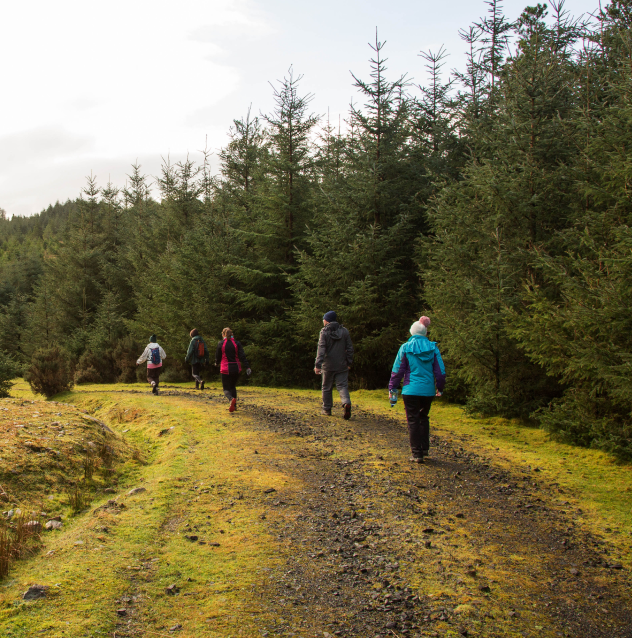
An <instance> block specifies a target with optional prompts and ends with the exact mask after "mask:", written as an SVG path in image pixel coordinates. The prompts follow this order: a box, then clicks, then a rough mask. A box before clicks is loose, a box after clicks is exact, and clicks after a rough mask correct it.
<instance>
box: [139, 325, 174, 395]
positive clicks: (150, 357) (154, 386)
mask: <svg viewBox="0 0 632 638" xmlns="http://www.w3.org/2000/svg"><path fill="white" fill-rule="evenodd" d="M166 358H167V355H166V354H165V351H164V350H163V349H162V347H161V346H159V345H158V343H157V342H156V335H151V337H149V345H148V346H147V347H146V348H145V350H144V351H143V354H141V355H140V357H139V358H138V361H136V365H137V366H139V365H140V364H141V363H144V362H145V361H147V382H148V383H149V385H151V391H152V394H158V385H159V384H160V373H161V372H162V362H163V361H164V360H165V359H166Z"/></svg>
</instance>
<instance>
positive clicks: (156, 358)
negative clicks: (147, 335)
mask: <svg viewBox="0 0 632 638" xmlns="http://www.w3.org/2000/svg"><path fill="white" fill-rule="evenodd" d="M149 351H150V352H151V355H150V357H149V360H150V361H151V363H153V364H154V365H158V364H159V363H160V348H150V350H149Z"/></svg>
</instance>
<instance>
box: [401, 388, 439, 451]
mask: <svg viewBox="0 0 632 638" xmlns="http://www.w3.org/2000/svg"><path fill="white" fill-rule="evenodd" d="M402 399H404V407H405V408H406V421H407V422H408V435H409V437H410V451H411V452H412V455H413V456H417V457H419V456H421V455H422V454H421V453H422V451H423V452H427V451H428V450H429V449H430V419H429V418H428V414H429V412H430V406H431V405H432V399H434V397H418V396H413V395H410V394H403V395H402Z"/></svg>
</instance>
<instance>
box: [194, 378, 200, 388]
mask: <svg viewBox="0 0 632 638" xmlns="http://www.w3.org/2000/svg"><path fill="white" fill-rule="evenodd" d="M195 389H196V390H199V389H200V382H199V381H198V380H197V379H196V380H195Z"/></svg>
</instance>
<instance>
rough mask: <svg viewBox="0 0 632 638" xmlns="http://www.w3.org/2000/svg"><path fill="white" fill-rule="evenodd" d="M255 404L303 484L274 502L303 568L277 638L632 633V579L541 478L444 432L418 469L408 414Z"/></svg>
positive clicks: (277, 585) (277, 579) (278, 601)
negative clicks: (511, 468) (404, 419)
mask: <svg viewBox="0 0 632 638" xmlns="http://www.w3.org/2000/svg"><path fill="white" fill-rule="evenodd" d="M197 396H199V397H200V398H201V397H202V396H205V397H206V399H205V400H208V399H210V400H213V401H222V400H224V399H223V397H222V396H221V395H218V394H211V395H209V394H208V393H205V394H204V395H197ZM241 397H243V400H242V401H241V402H240V408H241V410H243V411H244V412H246V413H247V414H248V416H250V417H252V422H251V424H250V427H253V428H255V429H259V428H261V429H271V430H273V431H274V432H276V433H279V434H280V435H281V436H280V438H279V445H281V446H284V447H285V448H286V452H287V454H286V455H285V457H284V459H283V460H281V461H279V460H275V461H274V464H275V465H276V466H277V467H278V469H279V470H281V471H282V472H284V473H285V474H286V475H289V476H291V477H292V479H293V481H294V483H295V485H296V484H300V486H301V491H300V493H299V494H300V498H297V497H296V492H295V485H294V486H293V490H288V493H287V494H285V493H284V491H283V490H282V489H280V490H279V491H273V492H270V493H269V494H264V495H262V497H261V498H262V499H264V500H265V502H266V503H267V505H268V506H269V509H268V513H267V515H266V516H267V521H268V523H269V525H270V526H271V528H272V529H274V530H275V531H276V534H277V536H278V538H279V540H280V541H281V543H282V545H284V546H285V547H286V561H287V562H286V565H285V567H284V568H283V570H280V571H278V573H269V574H268V576H267V578H266V579H265V581H264V584H263V585H262V587H263V591H260V592H258V596H264V597H265V598H266V599H267V605H268V606H269V607H270V608H272V609H274V610H275V612H276V616H277V618H276V622H275V623H274V624H269V623H268V624H267V625H266V626H265V627H262V628H261V629H262V633H263V635H271V636H277V635H311V636H314V635H326V634H331V635H336V636H378V635H379V636H386V635H389V636H392V635H395V636H397V635H410V636H417V635H430V636H433V635H434V636H438V635H441V636H444V635H445V636H448V635H455V636H456V635H462V636H543V635H544V636H569V637H570V636H572V637H579V636H581V637H582V638H591V637H598V636H599V637H604V638H605V637H608V638H614V637H621V638H623V637H630V636H632V604H631V601H630V596H629V591H630V589H629V587H630V577H629V574H628V572H627V571H626V570H625V569H624V568H623V566H622V565H621V564H620V563H619V562H618V560H617V559H616V557H611V556H610V552H611V549H610V548H608V547H607V546H606V545H605V544H604V543H603V542H602V541H600V540H599V539H597V538H595V537H592V536H591V535H590V534H589V533H587V532H586V531H585V530H583V529H582V528H581V526H580V525H579V524H578V523H577V521H576V520H575V519H576V518H577V514H578V513H577V512H572V511H565V510H561V509H560V508H559V506H557V505H554V504H553V502H552V498H551V497H552V495H553V493H554V491H555V488H554V487H552V486H545V485H542V484H541V483H540V482H539V481H538V472H537V468H536V469H535V471H532V472H526V473H525V472H522V471H520V472H518V471H517V472H516V473H514V474H510V473H506V472H504V471H501V470H499V469H498V468H496V467H495V466H494V463H493V460H491V459H486V458H481V457H479V456H477V455H476V454H474V453H473V452H471V451H469V450H467V449H464V447H462V446H461V445H460V444H458V443H454V442H451V441H449V440H442V439H441V438H439V437H436V436H434V437H433V438H432V449H431V456H430V458H428V459H427V460H426V462H425V463H424V464H423V465H421V466H418V465H413V464H409V463H408V456H409V455H408V449H407V438H406V432H405V428H404V426H403V424H402V423H401V422H400V421H399V420H397V419H391V418H388V417H385V416H381V415H377V414H373V413H371V412H369V411H367V410H358V409H356V410H354V413H353V416H352V419H351V420H350V421H348V422H346V421H343V420H342V418H340V416H338V417H335V416H334V417H330V418H328V417H321V416H319V415H318V411H319V405H318V403H317V402H316V401H315V400H309V399H307V400H306V399H304V398H299V397H298V396H297V395H295V394H292V393H291V392H290V393H288V395H287V397H285V396H283V397H282V398H281V399H279V400H278V401H277V402H276V404H273V403H272V401H273V399H272V400H271V398H270V397H269V396H265V395H263V394H259V393H257V392H252V391H251V392H249V391H242V392H241ZM258 452H259V451H258ZM253 459H255V460H253V463H262V464H266V463H268V462H272V461H268V460H267V456H266V455H265V454H262V453H257V454H256V455H253ZM323 632H324V634H323Z"/></svg>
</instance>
